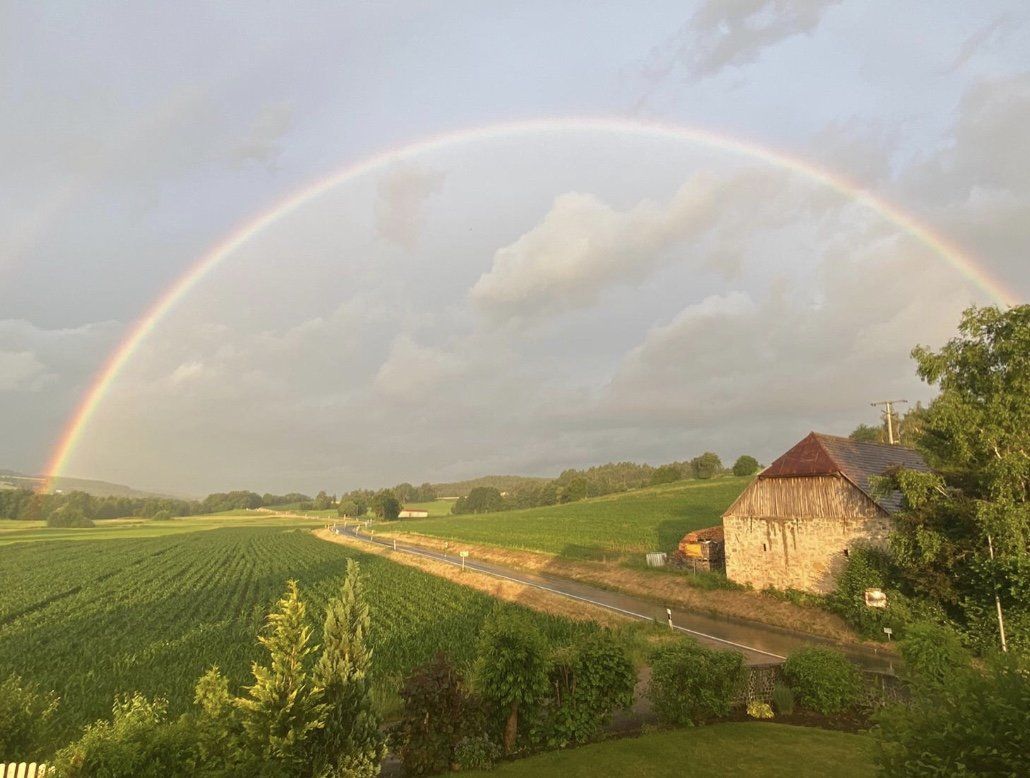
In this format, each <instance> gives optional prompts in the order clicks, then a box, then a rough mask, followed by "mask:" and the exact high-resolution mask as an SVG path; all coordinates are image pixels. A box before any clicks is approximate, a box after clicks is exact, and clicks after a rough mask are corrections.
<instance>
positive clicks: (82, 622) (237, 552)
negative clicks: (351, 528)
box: [0, 526, 592, 735]
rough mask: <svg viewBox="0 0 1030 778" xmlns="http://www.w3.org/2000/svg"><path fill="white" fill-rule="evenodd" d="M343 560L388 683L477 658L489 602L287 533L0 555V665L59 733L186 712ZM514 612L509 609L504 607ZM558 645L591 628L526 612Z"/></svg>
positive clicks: (57, 545)
mask: <svg viewBox="0 0 1030 778" xmlns="http://www.w3.org/2000/svg"><path fill="white" fill-rule="evenodd" d="M347 556H353V557H355V558H358V559H359V560H360V561H361V563H362V569H363V572H364V574H365V584H366V592H367V594H368V598H369V604H370V607H371V611H372V619H373V625H374V629H375V632H374V635H373V641H374V646H375V652H376V672H377V675H378V676H379V682H380V683H381V684H382V685H383V686H384V687H388V686H393V687H396V685H397V684H396V677H397V676H398V675H399V674H401V673H403V672H405V671H406V670H408V669H410V668H411V667H412V666H413V665H414V664H416V663H418V662H421V661H424V660H426V659H428V658H430V657H431V656H432V654H433V653H435V652H436V651H437V650H440V649H443V650H447V651H449V652H450V653H452V654H453V655H454V656H455V657H456V658H457V659H458V660H459V661H469V660H470V659H471V657H472V654H473V651H474V648H475V643H476V635H477V633H478V630H479V626H480V624H481V623H482V621H483V619H484V618H485V617H486V616H487V614H488V613H489V612H490V611H491V610H492V609H493V608H495V607H500V606H498V605H497V603H496V601H495V600H493V599H492V598H490V597H488V596H486V595H483V594H481V593H479V592H476V591H474V590H472V589H468V588H465V587H462V586H458V585H455V584H452V583H450V582H448V581H445V580H442V579H439V578H436V577H433V576H431V575H428V574H425V573H422V572H420V571H418V570H415V569H412V568H408V567H403V566H400V565H397V564H395V563H392V562H390V561H388V560H385V559H382V558H379V557H374V556H368V555H364V554H361V553H359V552H357V551H354V550H351V549H347V548H345V547H341V546H338V545H336V544H330V543H326V542H324V541H320V540H317V539H315V538H314V537H312V536H311V535H310V534H309V533H308V532H306V531H303V530H297V529H286V528H283V527H282V526H269V527H241V528H238V529H237V528H232V529H215V530H211V531H206V532H194V533H190V534H180V535H167V536H161V537H154V538H143V539H138V538H131V539H126V540H105V541H97V542H93V543H68V542H61V541H58V542H35V543H18V544H13V545H8V546H3V547H0V667H2V668H4V670H5V671H7V670H11V671H14V672H17V673H19V674H21V675H22V676H23V677H25V678H27V679H31V680H33V681H36V682H37V683H39V684H41V685H42V686H45V687H47V688H53V689H56V690H57V692H58V693H59V694H60V696H61V697H62V704H61V714H60V716H61V718H60V724H61V726H62V729H63V733H64V734H65V735H66V734H68V733H70V732H71V731H72V730H73V729H74V728H77V727H78V726H81V725H82V724H83V723H85V722H87V721H91V720H93V719H95V718H97V717H99V716H102V715H105V714H106V713H107V712H108V711H109V710H110V705H111V700H112V698H113V695H114V694H115V693H116V692H119V691H127V690H133V689H138V690H140V691H143V692H145V693H147V694H151V695H153V694H160V695H163V696H165V697H167V698H168V699H169V700H170V702H171V706H172V708H173V710H183V709H184V708H185V707H186V706H187V705H188V704H189V701H190V699H191V696H192V688H193V684H194V682H195V681H196V679H197V677H198V676H199V675H200V674H201V673H203V672H204V670H205V669H206V668H207V667H209V666H210V665H212V664H217V665H219V666H220V667H221V668H222V669H223V670H224V671H226V673H227V674H228V675H229V676H230V678H232V679H233V680H234V681H235V682H237V683H243V682H246V681H248V680H249V667H250V662H251V661H252V660H254V659H259V658H260V656H261V655H260V651H259V650H258V648H257V647H256V643H255V639H254V636H255V632H256V630H257V629H258V627H259V626H260V624H261V622H262V619H263V616H264V614H265V613H266V612H267V610H268V608H269V606H270V605H271V604H272V603H273V602H274V601H275V600H276V599H277V597H278V596H279V595H280V594H281V592H282V591H283V588H284V582H285V581H286V579H287V578H291V577H292V578H296V579H297V580H299V581H300V582H301V588H302V590H303V591H304V593H305V597H306V599H307V601H308V602H309V603H310V604H311V606H312V610H313V612H314V614H315V616H316V619H317V618H320V612H321V610H322V608H323V606H324V603H325V601H326V600H327V598H328V597H329V596H330V595H331V594H332V592H333V591H334V589H335V587H336V586H337V585H338V583H339V580H340V576H341V575H342V571H343V569H344V565H345V560H346V557H347ZM503 607H515V606H503ZM532 618H534V619H535V620H537V621H538V622H539V624H540V625H541V627H542V629H544V631H545V632H546V633H548V634H549V635H550V636H551V637H552V638H553V639H554V640H562V639H564V638H566V637H569V636H571V635H572V634H573V633H576V632H580V631H585V630H589V629H592V627H590V626H589V625H582V624H574V623H572V622H569V621H566V620H563V619H558V618H554V617H549V616H545V615H542V614H535V613H534V614H533V615H532Z"/></svg>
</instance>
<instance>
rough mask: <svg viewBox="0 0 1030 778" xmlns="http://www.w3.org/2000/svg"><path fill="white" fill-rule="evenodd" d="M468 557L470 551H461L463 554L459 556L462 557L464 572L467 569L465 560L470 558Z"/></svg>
mask: <svg viewBox="0 0 1030 778" xmlns="http://www.w3.org/2000/svg"><path fill="white" fill-rule="evenodd" d="M468 555H469V552H468V551H461V552H459V554H458V556H460V557H461V569H462V570H464V569H465V560H466V559H467V558H468Z"/></svg>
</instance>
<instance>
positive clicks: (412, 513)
mask: <svg viewBox="0 0 1030 778" xmlns="http://www.w3.org/2000/svg"><path fill="white" fill-rule="evenodd" d="M397 517H398V518H400V519H426V518H429V511H426V510H423V509H422V508H402V509H401V512H400V513H398V514H397Z"/></svg>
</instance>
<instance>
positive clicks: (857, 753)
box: [470, 722, 875, 778]
mask: <svg viewBox="0 0 1030 778" xmlns="http://www.w3.org/2000/svg"><path fill="white" fill-rule="evenodd" d="M872 748H873V746H872V740H871V738H870V737H868V736H867V735H852V734H848V733H845V732H829V731H826V730H821V729H813V728H810V727H793V726H788V725H786V724H759V723H749V722H748V723H745V722H741V723H731V724H715V725H712V726H707V727H696V728H693V729H680V730H674V731H671V732H658V733H654V734H650V735H642V736H640V737H635V738H624V739H622V740H612V741H608V742H607V743H597V744H595V745H590V746H584V747H582V748H574V749H570V750H568V751H554V752H551V753H547V754H541V755H539V756H534V757H530V758H529V759H521V760H518V761H515V762H507V763H504V764H502V765H500V766H499V767H497V769H495V770H493V771H492V772H489V773H470V775H484V776H486V775H496V776H534V777H535V776H542V775H560V776H562V778H579V777H580V776H582V778H594V777H595V776H600V775H618V776H623V778H633V776H640V778H645V777H646V778H661V776H669V777H670V778H672V776H676V777H677V778H679V776H684V775H690V776H723V775H726V776H729V775H746V776H791V777H792V778H795V777H796V776H806V775H810V776H827V775H832V776H835V777H838V778H839V777H840V776H869V775H874V774H875V767H874V766H873V761H872Z"/></svg>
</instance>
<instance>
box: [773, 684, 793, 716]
mask: <svg viewBox="0 0 1030 778" xmlns="http://www.w3.org/2000/svg"><path fill="white" fill-rule="evenodd" d="M772 702H773V707H774V708H776V712H777V713H779V714H780V715H781V716H789V715H790V714H791V713H793V712H794V691H793V689H791V688H790V687H789V686H787V684H785V683H778V684H776V685H775V686H774V687H773V692H772Z"/></svg>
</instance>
